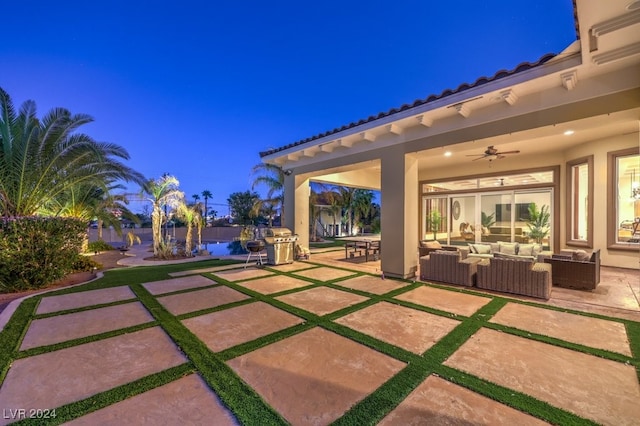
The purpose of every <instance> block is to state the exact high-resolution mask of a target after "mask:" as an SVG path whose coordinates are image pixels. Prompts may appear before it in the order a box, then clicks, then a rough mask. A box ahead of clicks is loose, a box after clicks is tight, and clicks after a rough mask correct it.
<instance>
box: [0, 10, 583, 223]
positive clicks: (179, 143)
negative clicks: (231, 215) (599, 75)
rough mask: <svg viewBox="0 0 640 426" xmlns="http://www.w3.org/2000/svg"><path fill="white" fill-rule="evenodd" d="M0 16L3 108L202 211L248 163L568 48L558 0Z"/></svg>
mask: <svg viewBox="0 0 640 426" xmlns="http://www.w3.org/2000/svg"><path fill="white" fill-rule="evenodd" d="M2 15H3V19H2V21H3V24H2V25H3V33H4V34H5V36H4V37H5V38H4V42H3V43H2V44H0V87H2V88H3V89H4V90H5V91H7V92H8V93H9V95H10V96H11V97H12V99H13V102H14V104H15V105H16V107H19V105H21V104H22V102H24V101H25V100H27V99H33V100H34V101H35V102H36V104H37V106H38V116H39V117H42V116H43V115H44V114H45V113H46V112H47V111H49V110H50V109H51V108H53V107H57V106H62V107H65V108H68V109H70V110H71V112H73V113H86V114H89V115H91V116H93V117H94V119H95V122H94V123H92V124H90V125H87V126H84V128H83V131H84V132H85V133H88V134H89V135H91V136H92V137H93V138H95V139H96V140H99V141H105V142H113V143H117V144H119V145H121V146H123V147H124V148H126V149H127V151H128V152H129V154H130V155H131V160H130V161H129V162H128V163H127V164H128V165H129V166H131V167H133V168H134V169H136V170H138V171H140V172H141V173H142V174H144V175H145V176H146V177H148V178H157V177H159V176H161V175H162V174H163V173H170V174H172V175H175V176H176V177H177V178H178V179H179V180H180V188H181V190H183V191H184V192H185V195H186V196H187V199H189V200H192V198H191V195H192V194H195V193H197V194H200V193H201V192H202V191H203V190H205V189H208V190H210V191H211V192H212V193H213V195H214V197H213V200H210V201H209V203H210V204H211V203H214V204H226V199H227V197H228V196H229V194H231V193H233V192H237V191H245V190H248V189H251V182H252V180H253V178H252V176H251V174H250V170H251V168H252V166H254V165H255V164H258V163H259V162H260V157H259V155H258V153H259V152H260V151H264V150H267V149H270V148H275V147H279V146H283V145H286V144H289V143H292V142H295V141H298V140H301V139H305V138H307V137H310V136H314V135H317V134H319V133H322V132H325V131H327V130H331V129H334V128H336V127H340V126H342V125H345V124H348V123H350V122H352V121H358V120H359V119H362V118H367V117H368V116H370V115H374V114H378V113H379V112H381V111H387V110H389V109H391V108H395V107H399V106H401V105H402V104H404V103H411V102H413V101H414V100H416V99H424V98H426V97H428V96H429V95H431V94H440V93H441V92H442V91H443V90H445V89H448V88H451V89H454V88H456V87H458V86H459V85H460V84H462V83H473V82H474V81H476V79H477V78H479V77H481V76H492V75H493V74H495V72H496V71H499V70H501V69H513V68H515V67H516V66H517V65H518V64H519V63H521V62H524V61H529V62H535V61H537V60H538V59H539V58H540V57H541V56H542V55H544V54H546V53H559V52H560V51H562V50H563V49H564V48H566V47H567V46H569V45H570V44H571V43H572V42H573V41H574V40H575V38H576V35H575V27H574V20H573V6H572V2H571V0H538V1H529V2H523V1H513V0H501V1H489V0H488V1H456V2H431V1H426V0H416V1H413V0H411V1H404V0H400V1H394V2H391V1H378V0H370V1H349V0H341V1H335V0H325V1H323V2H301V1H295V2H294V1H273V2H263V1H244V2H234V1H228V2H217V1H189V0H186V1H181V2H176V1H171V2H169V1H162V0H161V1H127V2H124V1H108V2H107V1H103V2H90V1H86V0H85V1H65V2H42V1H36V2H33V1H30V2H17V1H13V2H6V4H3V7H2ZM130 190H131V192H138V188H137V187H136V188H133V187H132V188H131V189H130ZM258 192H259V193H260V194H264V193H265V192H266V191H264V190H263V189H262V190H260V189H259V190H258ZM214 208H216V209H219V212H220V214H226V213H227V212H226V211H225V208H224V207H222V206H214Z"/></svg>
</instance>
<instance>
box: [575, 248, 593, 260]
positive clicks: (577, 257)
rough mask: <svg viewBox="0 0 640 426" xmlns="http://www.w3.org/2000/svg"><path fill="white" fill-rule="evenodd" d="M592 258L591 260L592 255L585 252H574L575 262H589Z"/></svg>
mask: <svg viewBox="0 0 640 426" xmlns="http://www.w3.org/2000/svg"><path fill="white" fill-rule="evenodd" d="M590 258H591V253H587V252H586V251H584V250H576V251H574V252H573V260H579V261H581V262H588V261H589V259H590Z"/></svg>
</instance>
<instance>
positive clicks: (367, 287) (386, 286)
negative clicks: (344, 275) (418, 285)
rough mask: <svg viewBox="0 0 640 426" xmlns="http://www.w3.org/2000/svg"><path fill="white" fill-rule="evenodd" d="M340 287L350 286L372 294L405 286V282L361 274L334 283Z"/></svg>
mask: <svg viewBox="0 0 640 426" xmlns="http://www.w3.org/2000/svg"><path fill="white" fill-rule="evenodd" d="M336 285H339V286H340V287H345V288H351V289H355V290H360V291H366V292H368V293H373V294H385V293H389V292H390V291H392V290H397V289H399V288H402V287H405V286H406V285H407V284H405V283H403V282H401V281H396V280H384V279H382V278H380V277H376V276H371V275H362V276H360V277H356V278H351V279H348V280H344V281H340V282H338V283H336Z"/></svg>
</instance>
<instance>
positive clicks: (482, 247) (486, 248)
mask: <svg viewBox="0 0 640 426" xmlns="http://www.w3.org/2000/svg"><path fill="white" fill-rule="evenodd" d="M473 246H474V247H475V252H476V253H477V254H490V253H491V246H490V245H487V244H473Z"/></svg>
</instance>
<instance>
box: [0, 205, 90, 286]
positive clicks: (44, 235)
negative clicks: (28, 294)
mask: <svg viewBox="0 0 640 426" xmlns="http://www.w3.org/2000/svg"><path fill="white" fill-rule="evenodd" d="M85 236H86V223H85V222H84V221H82V220H78V219H72V218H60V217H51V218H46V217H18V218H10V219H0V292H2V293H9V292H15V291H22V290H28V289H36V288H42V287H44V286H46V285H47V284H50V283H52V282H54V281H56V280H59V279H60V278H62V277H64V276H65V275H67V274H68V273H70V272H71V271H72V270H73V269H72V268H73V262H74V261H75V260H76V257H77V255H78V253H79V252H80V248H81V247H82V241H83V239H84V238H85Z"/></svg>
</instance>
